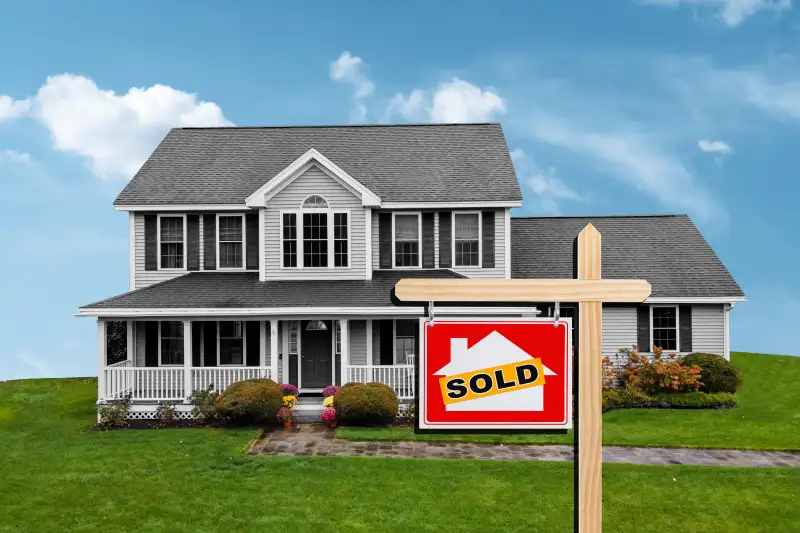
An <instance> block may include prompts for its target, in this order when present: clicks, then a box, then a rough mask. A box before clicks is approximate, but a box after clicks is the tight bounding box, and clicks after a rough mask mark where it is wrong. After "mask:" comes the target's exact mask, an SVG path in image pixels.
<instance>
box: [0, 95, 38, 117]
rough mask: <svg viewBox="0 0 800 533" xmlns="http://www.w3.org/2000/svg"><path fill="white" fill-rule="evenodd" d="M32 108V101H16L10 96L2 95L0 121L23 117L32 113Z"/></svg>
mask: <svg viewBox="0 0 800 533" xmlns="http://www.w3.org/2000/svg"><path fill="white" fill-rule="evenodd" d="M30 108H31V101H30V99H28V98H25V99H24V100H14V99H13V98H11V97H10V96H7V95H5V94H0V121H2V120H9V119H12V118H17V117H21V116H23V115H25V114H26V113H27V112H28V111H30Z"/></svg>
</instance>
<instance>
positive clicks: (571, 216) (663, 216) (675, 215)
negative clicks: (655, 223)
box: [511, 213, 689, 220]
mask: <svg viewBox="0 0 800 533" xmlns="http://www.w3.org/2000/svg"><path fill="white" fill-rule="evenodd" d="M678 217H685V218H689V215H687V214H684V213H673V214H666V215H570V216H560V215H542V216H536V215H523V216H513V217H511V220H515V219H517V220H525V219H564V218H678Z"/></svg>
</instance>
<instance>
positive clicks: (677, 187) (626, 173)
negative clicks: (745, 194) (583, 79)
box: [528, 115, 727, 222]
mask: <svg viewBox="0 0 800 533" xmlns="http://www.w3.org/2000/svg"><path fill="white" fill-rule="evenodd" d="M528 128H529V133H531V134H532V135H533V136H534V137H535V138H536V139H538V140H539V141H542V142H546V143H548V144H550V145H553V146H558V147H560V148H562V149H564V150H568V151H570V152H573V153H575V154H578V155H581V156H584V157H586V158H588V159H589V160H590V161H591V164H592V166H593V167H595V168H597V169H598V170H601V171H604V172H605V173H607V174H609V175H610V176H612V177H614V178H615V179H618V180H619V181H621V182H623V183H626V184H629V185H632V186H633V187H634V188H636V189H637V190H638V191H640V192H641V193H643V194H645V195H647V196H649V197H650V198H652V200H653V201H655V202H657V203H660V204H663V205H664V206H666V207H667V208H669V209H673V210H680V211H684V212H687V213H689V214H690V215H692V216H693V217H694V218H696V219H697V220H698V221H700V222H705V221H708V220H710V219H713V218H717V219H720V218H721V219H723V220H722V221H723V222H727V213H726V212H725V209H724V207H723V206H722V205H721V204H720V202H719V201H718V200H717V199H716V198H715V197H714V196H712V195H711V194H710V193H709V192H708V191H707V190H705V189H704V188H703V187H702V186H701V185H700V184H699V183H697V181H696V180H695V179H694V177H693V176H692V174H691V173H690V172H689V171H688V170H687V169H686V167H685V166H684V165H683V164H682V163H681V162H680V160H679V159H678V158H676V157H675V156H673V155H672V154H670V153H669V151H668V150H666V149H664V148H663V147H661V146H660V145H659V144H657V143H655V142H652V141H650V140H649V139H648V137H646V136H644V135H640V134H637V133H636V132H627V131H602V132H600V131H595V130H591V129H588V128H579V127H575V126H573V125H571V124H569V123H567V122H566V121H564V120H561V119H558V118H555V117H552V116H547V115H538V116H535V117H534V119H533V120H532V121H531V122H530V123H529V124H528Z"/></svg>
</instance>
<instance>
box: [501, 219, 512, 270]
mask: <svg viewBox="0 0 800 533" xmlns="http://www.w3.org/2000/svg"><path fill="white" fill-rule="evenodd" d="M505 219H506V224H505V228H503V229H504V231H505V242H504V248H505V252H506V254H505V261H506V264H505V266H506V268H505V270H506V279H511V208H510V207H507V208H506V210H505Z"/></svg>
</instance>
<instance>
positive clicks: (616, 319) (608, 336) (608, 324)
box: [603, 305, 636, 355]
mask: <svg viewBox="0 0 800 533" xmlns="http://www.w3.org/2000/svg"><path fill="white" fill-rule="evenodd" d="M634 344H636V307H635V306H625V307H618V306H608V305H604V306H603V355H615V354H617V353H618V352H619V349H620V348H633V345H634Z"/></svg>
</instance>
